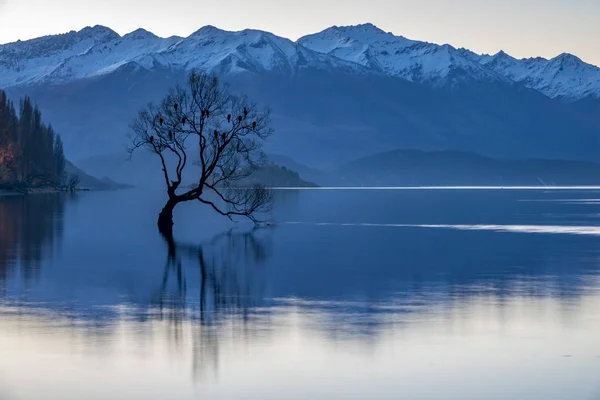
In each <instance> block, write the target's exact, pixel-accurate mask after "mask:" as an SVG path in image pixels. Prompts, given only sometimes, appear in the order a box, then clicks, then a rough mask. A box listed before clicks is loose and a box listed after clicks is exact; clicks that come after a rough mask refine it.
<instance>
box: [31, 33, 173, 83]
mask: <svg viewBox="0 0 600 400" xmlns="http://www.w3.org/2000/svg"><path fill="white" fill-rule="evenodd" d="M182 40H183V39H182V38H179V37H171V38H167V39H162V38H159V37H158V36H155V35H154V34H152V33H150V32H148V31H145V30H143V29H138V30H136V31H134V32H132V33H129V34H127V35H125V36H123V37H118V38H116V39H114V40H111V41H109V42H104V43H99V44H96V45H95V46H93V47H92V48H90V49H89V50H88V51H86V52H85V53H82V54H77V55H74V56H71V57H69V58H67V59H65V60H64V61H62V62H60V63H59V64H58V65H57V66H56V67H55V68H54V69H53V70H52V71H51V72H49V73H47V74H46V75H44V76H41V77H39V79H40V80H41V81H43V82H50V83H53V84H56V83H62V82H68V81H71V80H74V79H82V78H88V77H92V76H97V75H104V74H107V73H110V72H113V71H114V70H116V69H117V68H119V67H121V66H122V65H125V64H127V63H129V62H133V61H135V60H137V59H138V58H140V57H143V56H146V55H148V54H160V53H163V52H165V51H167V50H168V49H169V48H170V47H171V46H174V45H176V44H177V43H180V42H181V41H182Z"/></svg>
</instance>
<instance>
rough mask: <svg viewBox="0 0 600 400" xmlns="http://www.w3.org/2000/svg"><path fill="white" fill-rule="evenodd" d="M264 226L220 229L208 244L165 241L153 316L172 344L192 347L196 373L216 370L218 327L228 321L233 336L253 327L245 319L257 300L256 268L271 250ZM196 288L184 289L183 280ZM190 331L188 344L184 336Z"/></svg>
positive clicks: (259, 296)
mask: <svg viewBox="0 0 600 400" xmlns="http://www.w3.org/2000/svg"><path fill="white" fill-rule="evenodd" d="M269 239H270V236H269V230H268V229H254V230H252V231H249V232H235V231H229V232H225V233H223V234H221V235H219V236H216V237H215V238H213V239H212V240H211V241H209V242H208V243H204V244H201V245H189V244H182V243H177V242H175V241H174V240H169V239H167V240H166V243H167V249H168V251H167V253H168V254H167V261H166V263H165V269H164V273H163V278H162V282H161V284H160V288H159V290H158V293H157V294H156V295H155V296H154V301H153V309H154V311H153V317H154V318H156V319H159V320H162V321H167V322H168V329H169V337H170V338H171V340H172V341H173V343H174V345H175V346H177V347H179V348H184V347H185V346H186V345H188V344H189V345H191V349H192V353H193V371H194V375H195V376H196V377H198V376H200V375H202V374H203V373H205V372H207V371H210V370H213V371H217V370H218V364H219V353H220V347H221V344H222V338H221V335H222V331H223V327H224V326H225V325H232V330H233V334H234V336H235V337H234V339H242V340H245V339H247V336H248V335H252V334H253V330H255V329H257V328H256V327H255V326H254V325H253V324H252V323H250V319H251V316H252V315H253V312H254V310H255V308H256V307H257V306H258V305H259V302H260V301H261V299H262V297H263V296H262V281H261V279H260V277H259V275H260V272H261V271H260V268H258V267H260V266H262V265H264V263H265V262H266V261H267V260H268V258H269V256H270V254H271V246H270V240H269ZM191 276H193V277H194V279H198V280H199V284H198V285H195V284H194V285H190V286H194V287H198V288H199V292H197V293H190V292H188V279H190V277H191ZM187 329H191V337H190V338H189V340H191V343H189V342H188V341H187V340H186V339H185V335H186V333H189V331H187Z"/></svg>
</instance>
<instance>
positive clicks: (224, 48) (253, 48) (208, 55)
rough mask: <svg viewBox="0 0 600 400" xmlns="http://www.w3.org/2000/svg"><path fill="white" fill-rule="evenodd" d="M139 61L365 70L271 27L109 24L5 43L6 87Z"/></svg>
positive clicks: (1, 76)
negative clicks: (162, 31) (161, 28)
mask: <svg viewBox="0 0 600 400" xmlns="http://www.w3.org/2000/svg"><path fill="white" fill-rule="evenodd" d="M129 63H134V64H138V65H140V66H142V67H145V68H152V67H154V66H156V65H160V66H162V67H166V68H177V69H183V70H190V69H193V68H200V69H204V70H208V71H212V72H216V73H221V74H235V73H239V72H243V71H251V72H262V71H271V72H280V73H287V74H293V73H294V71H295V70H297V69H298V68H303V67H308V66H310V67H316V68H321V69H331V68H337V69H344V70H347V71H351V72H359V71H363V72H365V69H364V68H363V67H362V66H360V65H358V64H355V63H350V62H346V61H343V60H340V59H338V58H335V57H330V56H327V55H323V54H321V53H318V52H315V51H312V50H309V49H306V48H304V47H302V46H300V45H299V44H297V43H294V42H293V41H291V40H289V39H284V38H281V37H278V36H275V35H273V34H271V33H268V32H262V31H257V30H244V31H241V32H228V31H223V30H220V29H217V28H215V27H212V26H206V27H204V28H201V29H200V30H198V31H197V32H195V33H193V34H192V35H190V36H189V37H187V38H180V37H171V38H166V39H163V38H159V37H157V36H155V35H154V34H152V33H150V32H147V31H145V30H143V29H138V30H136V31H134V32H132V33H130V34H127V35H125V36H123V37H121V36H119V35H118V34H117V33H115V32H113V31H111V30H110V29H108V28H104V27H99V26H97V27H94V28H85V29H83V30H82V31H79V32H71V33H68V34H65V35H57V36H48V37H44V38H40V39H34V40H32V41H27V42H16V43H11V44H7V45H4V46H0V87H15V86H25V85H34V84H44V83H48V84H61V83H67V82H70V81H75V80H77V79H83V78H89V77H93V76H99V75H105V74H108V73H111V72H113V71H115V70H116V69H118V68H119V67H121V66H123V65H126V64H129Z"/></svg>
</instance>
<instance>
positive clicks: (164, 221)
mask: <svg viewBox="0 0 600 400" xmlns="http://www.w3.org/2000/svg"><path fill="white" fill-rule="evenodd" d="M176 205H177V202H176V201H173V200H169V201H168V202H167V204H165V206H164V207H163V209H162V211H161V212H160V214H158V230H159V232H160V233H161V235H163V236H164V237H165V239H166V240H167V241H171V240H173V224H174V223H173V210H174V209H175V206H176Z"/></svg>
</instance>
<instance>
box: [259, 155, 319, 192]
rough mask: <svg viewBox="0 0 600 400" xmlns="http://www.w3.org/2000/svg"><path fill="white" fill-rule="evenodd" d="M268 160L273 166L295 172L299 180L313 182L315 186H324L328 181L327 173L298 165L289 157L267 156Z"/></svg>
mask: <svg viewBox="0 0 600 400" xmlns="http://www.w3.org/2000/svg"><path fill="white" fill-rule="evenodd" d="M268 158H269V160H270V161H271V162H272V163H273V164H277V165H279V166H282V167H285V168H287V169H289V170H291V171H294V172H297V173H298V175H299V176H300V178H301V179H303V180H306V181H309V182H314V183H315V184H317V185H324V184H325V183H326V182H328V181H329V179H330V177H329V174H328V173H327V172H325V171H321V170H318V169H316V168H312V167H309V166H308V165H304V164H302V163H299V162H297V161H296V160H294V159H293V158H291V157H288V156H283V155H279V154H269V155H268Z"/></svg>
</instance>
